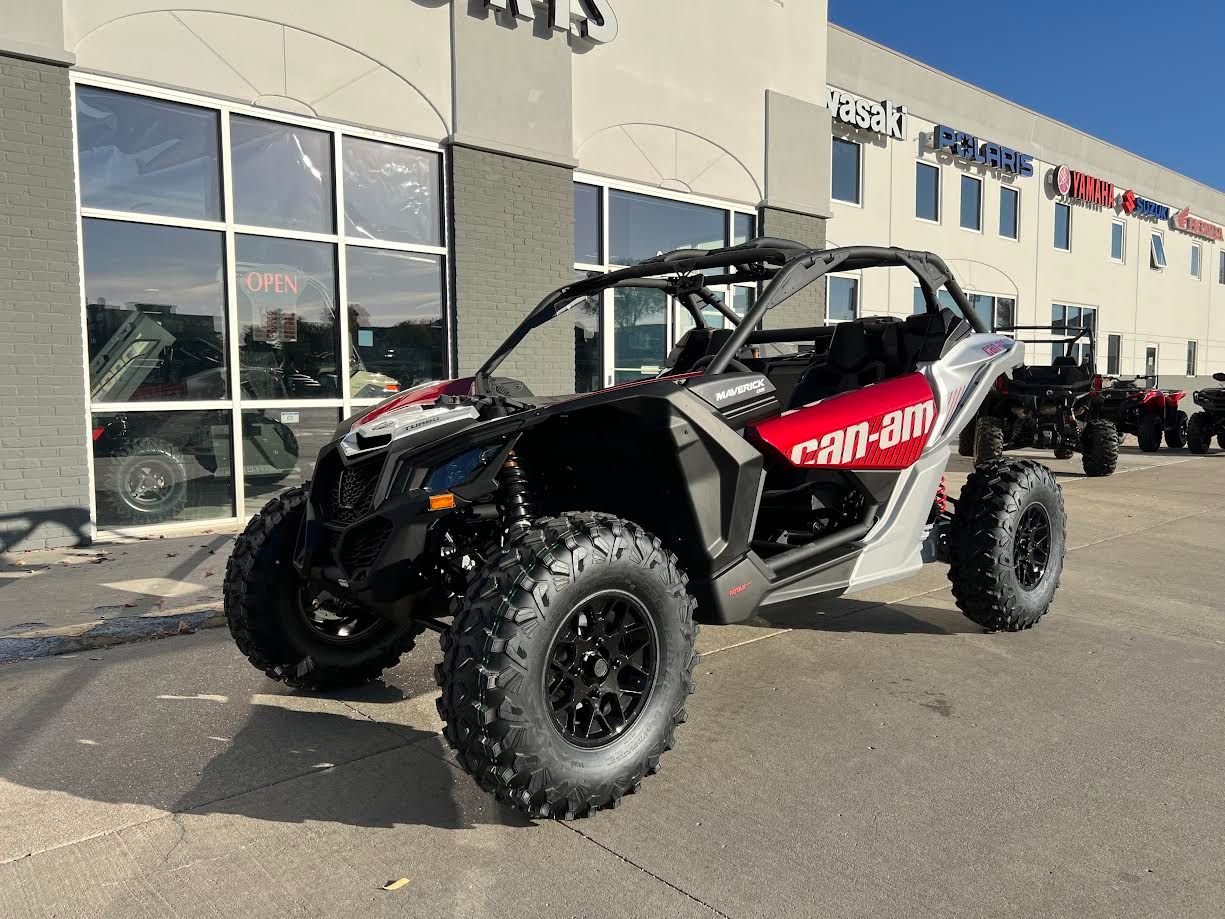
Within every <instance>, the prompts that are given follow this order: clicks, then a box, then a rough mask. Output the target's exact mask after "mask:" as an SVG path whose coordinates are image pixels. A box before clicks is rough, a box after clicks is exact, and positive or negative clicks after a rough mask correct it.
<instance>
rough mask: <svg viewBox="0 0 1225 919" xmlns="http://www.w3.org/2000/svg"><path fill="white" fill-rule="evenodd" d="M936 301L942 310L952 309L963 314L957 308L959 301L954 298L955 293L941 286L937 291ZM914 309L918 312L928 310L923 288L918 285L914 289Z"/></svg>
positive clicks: (958, 313)
mask: <svg viewBox="0 0 1225 919" xmlns="http://www.w3.org/2000/svg"><path fill="white" fill-rule="evenodd" d="M936 302H937V303H938V304H939V305H940V308H941V309H942V310H952V311H953V312H954V313H956V314H957V315H958V316H960V315H961V310H959V309H958V308H957V301H955V300H954V299H953V295H952V294H950V293H949V292H948V291H947V290H945V289H944V288H943V287H941V288H940V289H939V290H938V291H936ZM914 311H915V312H916V313H924V312H927V300H925V299H924V298H923V288H921V287H916V288H915V289H914Z"/></svg>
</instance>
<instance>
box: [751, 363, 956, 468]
mask: <svg viewBox="0 0 1225 919" xmlns="http://www.w3.org/2000/svg"><path fill="white" fill-rule="evenodd" d="M935 416H936V402H935V398H934V397H933V395H932V390H931V386H929V385H928V383H927V378H926V377H924V376H923V374H921V373H910V374H907V375H906V376H902V377H897V378H896V379H893V380H886V381H885V382H883V383H874V384H872V385H871V386H865V387H864V388H863V389H857V390H854V391H852V392H846V393H839V394H838V395H836V396H830V397H829V398H828V399H822V400H821V401H820V402H814V403H813V404H812V405H806V406H804V407H803V408H801V409H797V410H796V411H793V412H787V413H786V414H784V415H780V416H778V417H777V418H771V419H769V420H768V421H763V422H762V423H761V424H758V425H755V426H753V427H751V428H749V430H748V434H749V436H750V437H751V438H752V439H754V440H755V441H757V442H758V443H759V444H760V445H766V446H769V447H772V448H773V449H775V450H777V451H778V452H779V453H781V454H782V455H783V457H784V458H785V459H786V460H787V461H788V462H790V463H791V464H792V465H795V466H803V467H813V468H821V469H905V468H906V467H907V466H911V465H913V464H914V462H915V461H916V460H917V459H918V458H919V457H920V456H921V455H922V454H923V448H924V447H925V446H927V438H928V436H929V435H930V434H931V431H932V429H933V427H934V425H935V421H936V417H935Z"/></svg>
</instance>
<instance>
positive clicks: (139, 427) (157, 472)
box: [93, 410, 234, 527]
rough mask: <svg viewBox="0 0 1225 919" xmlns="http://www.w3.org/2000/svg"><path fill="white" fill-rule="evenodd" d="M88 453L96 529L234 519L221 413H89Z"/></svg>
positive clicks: (226, 425)
mask: <svg viewBox="0 0 1225 919" xmlns="http://www.w3.org/2000/svg"><path fill="white" fill-rule="evenodd" d="M93 451H94V493H95V496H96V498H97V502H98V525H99V526H102V527H130V526H143V525H149V524H155V523H166V522H169V521H173V520H208V519H213V518H216V517H229V516H233V513H234V489H233V481H232V478H231V475H230V457H231V447H230V413H229V411H227V410H220V411H202V412H201V411H170V412H115V413H108V414H95V415H94V416H93Z"/></svg>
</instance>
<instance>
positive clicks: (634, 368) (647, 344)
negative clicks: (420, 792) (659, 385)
mask: <svg viewBox="0 0 1225 919" xmlns="http://www.w3.org/2000/svg"><path fill="white" fill-rule="evenodd" d="M667 315H668V300H667V296H666V295H665V294H664V292H663V291H662V290H650V289H649V288H642V287H623V288H617V289H614V290H613V335H614V339H613V350H614V357H613V363H614V367H613V372H614V378H615V381H616V382H617V383H628V382H630V381H632V380H641V379H644V378H646V377H653V376H655V375H656V374H657V373H659V371H660V370H662V369H663V366H664V361H665V359H666V358H667V355H668V319H667Z"/></svg>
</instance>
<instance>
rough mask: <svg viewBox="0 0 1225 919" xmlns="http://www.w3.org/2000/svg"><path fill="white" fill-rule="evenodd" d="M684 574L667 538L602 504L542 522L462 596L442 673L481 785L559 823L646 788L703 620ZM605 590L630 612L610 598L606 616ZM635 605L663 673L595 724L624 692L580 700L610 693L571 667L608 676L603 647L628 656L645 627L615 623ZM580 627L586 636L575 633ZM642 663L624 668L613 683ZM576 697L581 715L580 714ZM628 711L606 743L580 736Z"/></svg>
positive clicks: (464, 756) (451, 722) (454, 730)
mask: <svg viewBox="0 0 1225 919" xmlns="http://www.w3.org/2000/svg"><path fill="white" fill-rule="evenodd" d="M686 584H687V578H686V577H685V575H684V574H683V573H682V572H681V571H680V569H679V568H678V567H677V562H676V557H675V556H674V555H673V554H672V553H671V552H669V551H668V550H666V549H665V548H663V546H662V544H661V543H660V541H659V540H658V539H657V538H655V537H653V536H651V535H650V534H648V533H646V532H645V531H644V530H642V529H641V528H639V527H638V526H636V525H635V524H633V523H629V522H627V521H624V520H620V519H618V518H615V517H610V516H606V515H602V514H592V513H575V514H566V515H564V516H562V517H558V518H549V519H544V520H539V521H536V522H535V523H534V524H533V526H532V527H531V529H528V530H526V531H525V532H524V533H523V534H522V535H520V536H517V537H516V538H515V539H514V541H513V542H511V543H510V544H509V545H508V546H506V547H505V548H503V549H502V550H500V551H499V552H498V553H497V554H495V555H494V556H493V557H492V558H491V559H490V561H489V563H488V564H487V566H485V567H484V568H483V569H482V570H481V571H479V572H477V573H476V574H475V575H474V577H473V579H472V580H471V582H470V583H469V586H468V590H467V591H466V593H465V594H464V595H463V596H462V597H458V598H457V599H456V600H455V602H454V604H453V606H452V609H453V612H454V614H455V619H454V623H453V624H452V627H451V631H450V632H449V633H448V634H445V635H444V636H443V650H444V657H443V662H442V663H441V664H439V665H438V668H437V670H436V676H437V679H438V684H439V686H441V687H442V697H441V698H440V699H439V700H438V712H439V714H440V715H441V716H442V719H443V721H444V722H445V727H444V728H443V734H444V736H445V737H446V739H447V742H448V743H449V744H450V745H451V747H452V749H453V750H455V752H456V754H457V755H458V757H459V761H460V763H461V764H462V765H463V767H464V768H465V769H466V770H467V771H468V772H469V773H470V774H471V775H472V776H473V777H474V778H475V779H476V780H477V782H479V783H480V785H481V787H482V788H484V789H485V790H486V791H489V792H492V793H493V794H494V795H496V796H497V797H498V798H499V799H500V800H502V801H505V802H508V803H509V804H511V805H512V806H514V807H515V808H517V809H519V810H520V811H522V812H524V813H525V814H528V815H530V816H533V817H551V818H557V819H572V818H577V817H584V816H587V815H589V814H591V813H593V812H594V811H596V810H598V809H600V808H601V807H614V806H616V804H617V802H618V800H619V799H620V798H621V796H622V795H625V794H629V793H632V792H634V791H637V790H638V786H639V783H640V782H641V781H642V780H643V777H644V776H646V775H648V774H650V773H654V772H655V771H657V769H658V768H659V758H660V756H661V755H662V754H663V753H664V752H665V751H666V750H670V749H671V748H672V737H673V731H674V730H675V728H676V726H677V725H679V724H681V723H683V722H684V721H685V703H686V700H687V697H688V695H689V694H690V693H691V692H693V688H694V687H693V680H692V673H693V667H694V664H695V663H697V659H698V655H697V654H696V652H695V651H694V639H695V637H696V635H697V631H698V627H697V626H696V625H695V624H694V622H693V610H694V600H693V597H692V596H691V595H690V594H689V592H688V590H687V588H686ZM605 599H611V600H612V601H615V602H616V603H620V604H621V606H622V612H621V613H617V612H616V607H615V604H614V605H613V606H612V607H609V608H607V609H606V610H605V612H606V614H607V615H606V617H605V613H602V612H601V609H604V607H603V604H604V600H605ZM627 611H629V612H627ZM630 612H632V613H633V615H634V616H636V617H638V619H637V620H636V621H638V622H639V623H641V622H642V621H646V622H647V623H648V624H649V627H650V633H651V635H652V636H653V638H654V640H655V642H656V645H655V651H654V657H653V659H654V662H655V666H654V669H653V672H652V674H651V676H650V679H649V680H647V679H642V682H640V683H639V684H638V686H639V687H640V688H641V687H648V686H649V688H646V689H645V691H644V692H642V693H641V694H640V695H639V696H637V698H638V699H639V700H640V701H638V702H637V703H635V702H634V701H633V699H630V701H629V702H627V703H626V704H625V706H624V707H623V706H622V703H620V702H618V703H617V708H616V710H615V712H613V714H611V715H607V716H606V715H601V719H600V721H599V722H598V723H597V721H596V720H595V718H594V716H592V717H591V718H587V716H588V715H591V713H592V712H593V711H603V710H604V709H603V706H605V705H609V706H611V704H612V702H611V700H612V698H613V697H614V696H615V695H616V694H615V693H612V694H609V695H606V696H602V697H601V696H594V698H598V699H600V701H599V703H598V705H599V706H601V707H600V708H595V709H593V708H583V705H584V704H586V705H591V704H592V703H582V702H579V703H577V704H575V703H574V701H573V700H575V699H584V698H592V697H593V696H591V693H593V692H595V693H599V692H603V690H600V689H598V688H597V689H587V690H581V689H580V688H579V683H578V679H579V678H578V677H575V678H573V681H571V677H568V676H566V673H567V672H568V671H567V670H566V667H567V666H569V665H573V666H570V670H571V671H575V672H580V671H581V672H584V673H588V674H589V673H590V672H591V671H590V670H588V669H586V668H589V667H601V666H603V667H605V671H604V672H605V673H607V672H608V670H607V666H606V664H607V662H606V664H603V665H602V664H600V661H601V660H603V659H604V658H603V657H602V656H601V655H604V654H606V653H607V654H609V655H610V659H611V660H612V662H613V663H614V665H616V666H618V667H620V666H622V665H620V664H616V662H617V661H619V660H622V659H623V658H622V653H621V652H623V651H628V649H629V648H631V647H634V646H636V645H637V644H638V641H639V640H640V638H641V635H642V634H643V633H642V629H643V626H642V625H641V624H639V625H636V626H634V633H635V634H636V635H638V636H639V638H637V639H631V638H630V637H629V632H628V630H623V629H619V628H618V627H617V626H618V624H619V623H620V624H624V623H625V622H626V621H629V620H628V619H627V618H626V617H628V616H629V615H630ZM618 617H620V618H618ZM584 622H586V627H585V629H584V626H583V623H584ZM597 622H598V623H602V624H601V625H599V627H598V628H597ZM576 623H577V626H576ZM575 635H578V636H580V638H579V639H576V641H575V642H570V641H569V638H570V637H571V636H575ZM583 635H586V636H587V638H585V639H584V638H582V637H581V636H583ZM592 636H596V637H597V638H598V640H596V641H592V640H590V639H591V638H592ZM579 641H583V642H585V643H582V644H580V643H578V642H579ZM604 643H608V648H602V647H601V646H602V645H603V644H604ZM614 647H615V650H609V649H612V648H614ZM631 656H632V655H631ZM576 658H577V659H578V661H577V664H576V663H575V659H576ZM638 659H639V660H640V661H641V660H645V659H646V655H639V657H638ZM634 669H635V668H633V667H632V666H630V667H628V669H624V670H618V671H617V674H616V675H615V677H614V679H616V680H617V681H618V682H617V684H614V685H620V681H621V680H622V679H624V678H625V677H624V675H625V674H627V673H628V674H631V675H632V673H633V670H634ZM595 672H596V673H599V671H598V670H597V671H595ZM642 672H645V671H642ZM599 678H605V677H603V675H602V674H601V676H600V677H599ZM593 679H595V677H593ZM568 681H571V682H568ZM585 693H586V694H585ZM567 700H570V702H569V704H570V705H573V706H574V709H573V710H574V711H575V712H577V714H575V715H574V717H573V722H571V721H570V720H568V716H567V714H566V711H565V707H566V705H567ZM558 705H561V706H562V710H561V711H559V710H558V708H557V706H558ZM634 705H637V708H634V707H633V706H634ZM619 712H625V713H626V715H627V716H628V714H629V713H630V712H633V717H626V719H625V721H626V723H625V725H624V727H623V729H622V730H621V731H619V732H616V731H614V732H611V734H610V735H609V736H608V737H606V738H605V739H604V740H603V741H602V742H599V743H597V744H596V745H592V744H591V743H590V742H589V741H587V740H586V739H585V738H584V737H580V736H579V735H584V734H586V735H589V734H590V731H591V728H592V727H595V728H596V730H597V733H600V732H602V731H603V730H604V729H606V728H607V727H608V725H609V723H615V722H616V719H617V713H619ZM585 719H586V724H587V728H586V729H584V728H582V725H583V724H584V721H585ZM571 723H573V729H571V727H570V725H571ZM584 744H585V745H584Z"/></svg>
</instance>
